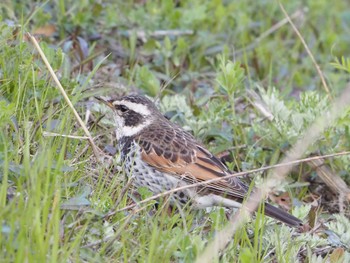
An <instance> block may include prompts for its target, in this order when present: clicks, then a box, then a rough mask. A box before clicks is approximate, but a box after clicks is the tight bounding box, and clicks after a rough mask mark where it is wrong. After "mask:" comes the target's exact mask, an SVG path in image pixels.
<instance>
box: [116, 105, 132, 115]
mask: <svg viewBox="0 0 350 263" xmlns="http://www.w3.org/2000/svg"><path fill="white" fill-rule="evenodd" d="M128 110H129V108H128V107H126V106H125V105H119V106H118V111H119V112H120V113H125V112H127V111H128Z"/></svg>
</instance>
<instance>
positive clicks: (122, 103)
mask: <svg viewBox="0 0 350 263" xmlns="http://www.w3.org/2000/svg"><path fill="white" fill-rule="evenodd" d="M100 100H101V99H100ZM104 102H105V103H106V104H107V105H109V106H110V107H111V108H112V109H113V110H114V113H115V114H114V118H115V122H116V126H117V131H116V133H117V138H118V144H119V148H120V150H121V153H122V158H123V161H124V162H123V163H124V166H125V169H126V171H127V172H128V173H129V174H130V175H132V176H133V177H134V184H135V186H137V187H139V186H145V187H147V188H148V189H149V190H150V191H151V192H153V193H155V194H157V193H161V192H163V191H167V190H170V189H173V188H175V187H179V186H183V185H187V184H191V183H194V182H201V181H206V180H209V179H213V178H217V177H221V176H225V175H228V174H230V171H229V170H228V169H227V167H226V166H225V165H224V164H223V163H222V162H221V161H220V160H219V159H218V158H216V157H215V156H214V155H212V154H211V153H210V152H209V151H208V150H206V149H205V148H204V147H203V146H201V145H200V144H199V143H198V142H197V141H196V139H195V138H194V137H193V136H192V135H191V134H190V133H188V132H186V131H185V130H183V129H182V128H181V127H179V126H177V125H176V124H174V123H172V122H170V121H169V120H168V119H166V118H165V117H164V116H163V115H162V114H161V113H160V112H159V110H158V109H157V107H156V106H155V105H154V103H153V102H152V101H150V100H149V99H147V98H146V97H143V96H139V95H131V96H124V97H122V98H120V99H117V100H114V101H104ZM247 194H248V187H247V186H246V185H245V184H244V183H242V182H241V181H240V180H239V179H238V178H236V177H233V178H230V179H226V180H223V181H219V182H215V183H210V184H206V185H204V186H203V187H197V188H190V189H186V190H183V191H181V192H176V193H175V194H174V195H173V196H172V198H174V199H176V200H178V201H179V202H180V203H187V202H188V201H191V203H192V205H193V206H194V207H197V208H205V207H211V206H225V207H240V206H241V203H242V202H243V199H244V198H245V197H246V195H247ZM265 214H266V215H268V216H271V217H273V218H276V219H278V220H280V221H282V222H284V223H286V224H288V225H291V226H299V225H301V221H300V220H299V219H298V218H296V217H294V216H292V215H290V214H288V213H286V212H284V211H282V210H281V209H279V208H276V207H274V206H272V205H269V204H267V203H266V204H265Z"/></svg>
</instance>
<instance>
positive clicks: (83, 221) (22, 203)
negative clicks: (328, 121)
mask: <svg viewBox="0 0 350 263" xmlns="http://www.w3.org/2000/svg"><path fill="white" fill-rule="evenodd" d="M285 8H286V9H287V11H288V13H289V14H292V13H294V12H295V11H296V10H304V11H305V13H304V14H303V15H301V16H298V17H297V18H296V19H294V20H293V21H294V22H295V23H296V24H297V26H298V27H299V29H300V31H301V34H302V35H303V37H304V38H305V41H306V42H307V43H308V45H309V48H310V49H311V51H312V52H313V54H314V56H315V57H316V60H317V61H318V63H319V65H320V67H321V69H322V70H323V72H324V74H325V76H326V79H327V82H328V85H329V86H330V89H331V93H332V95H333V96H335V97H336V96H337V95H338V94H340V93H341V91H342V90H343V89H344V87H345V85H346V83H347V81H348V78H349V73H350V69H349V63H348V60H349V58H348V57H347V54H349V51H350V50H349V46H350V45H349V44H350V43H349V42H350V40H349V37H348V36H349V27H350V11H349V9H347V7H346V3H345V1H344V2H339V1H338V2H336V3H331V2H329V1H324V0H321V1H316V0H314V1H312V0H308V1H289V2H288V3H285ZM305 8H306V9H307V10H305ZM0 12H1V13H0V34H1V37H0V222H1V226H0V227H1V231H0V250H1V259H0V262H67V261H69V262H84V261H85V262H111V261H112V262H114V261H115V262H121V261H124V262H136V261H137V262H192V261H194V260H195V259H196V257H197V256H198V255H200V254H201V253H202V252H203V250H204V249H205V247H206V245H207V243H208V242H209V241H210V240H212V239H213V238H215V236H216V234H217V231H220V230H221V229H223V227H224V226H225V224H226V223H227V221H228V220H227V216H226V213H227V211H225V210H224V209H223V208H217V209H214V210H212V211H191V210H190V209H187V208H184V209H183V210H181V211H175V210H173V211H168V209H167V205H168V203H167V202H166V198H165V199H164V200H162V201H161V202H160V204H159V205H158V206H159V207H162V208H163V209H155V207H154V203H152V202H150V203H149V204H147V205H146V206H145V207H144V206H143V205H142V206H141V207H138V209H136V210H124V211H121V212H117V213H115V214H114V215H112V216H110V217H107V218H106V217H105V215H107V214H108V213H110V212H112V211H116V210H118V209H123V208H124V207H125V206H127V205H129V204H132V203H134V201H135V199H137V198H138V196H137V195H135V194H134V195H132V194H131V192H130V191H129V192H128V193H127V194H126V195H124V196H123V197H121V196H120V194H121V193H122V191H123V190H124V189H123V187H124V185H125V184H126V181H127V180H126V179H125V178H124V175H123V172H122V171H119V169H118V162H117V161H116V159H117V158H106V159H104V160H102V161H101V162H99V161H97V160H95V159H94V158H93V154H92V151H91V149H90V147H89V144H88V142H87V141H86V140H82V139H72V138H66V137H61V136H44V135H45V132H53V133H58V134H64V135H76V136H84V134H83V131H82V129H81V128H80V127H79V125H78V124H77V121H76V119H75V118H74V115H73V113H72V112H71V111H70V109H69V108H68V106H67V104H66V103H65V101H64V100H63V97H62V95H61V94H60V93H59V91H58V90H57V89H56V87H55V84H54V82H53V81H52V79H51V76H50V75H49V73H48V70H47V69H46V67H45V65H44V63H43V62H42V61H41V59H40V57H39V55H38V54H37V51H36V50H35V49H34V47H33V46H32V44H31V43H29V41H28V40H27V38H26V36H25V32H27V31H28V32H35V31H36V30H38V29H43V28H44V27H45V26H47V25H54V26H55V30H54V33H53V35H51V36H46V37H45V36H43V37H42V39H41V41H40V44H41V47H42V49H43V50H44V52H45V54H46V56H47V57H48V59H49V62H50V64H51V65H52V67H53V68H54V70H55V71H56V72H57V73H58V75H59V77H60V81H61V82H62V84H63V86H64V87H65V90H66V92H67V94H68V95H69V97H70V98H71V100H72V101H73V102H74V106H75V108H76V109H77V110H78V112H79V114H80V116H82V118H83V119H85V118H87V117H88V122H87V125H88V127H89V129H90V131H91V132H92V134H93V135H94V136H97V135H101V136H100V137H98V138H96V139H95V141H96V143H97V144H98V145H99V146H100V147H101V148H102V149H103V148H104V146H106V145H109V146H111V147H112V146H115V143H116V141H115V138H114V132H112V130H111V127H112V125H111V124H112V121H111V118H110V115H109V113H108V111H107V110H106V109H105V108H104V107H103V106H101V105H98V104H97V103H96V102H95V101H94V100H93V99H92V97H93V95H106V94H108V95H114V96H116V95H117V96H118V95H121V94H125V93H130V92H135V91H137V92H139V93H144V94H148V95H150V96H157V95H159V94H160V103H159V107H160V109H161V110H162V112H164V113H165V114H166V115H167V116H168V117H170V118H171V119H172V120H173V121H176V122H178V123H179V124H180V125H182V126H183V127H184V128H185V129H188V130H190V131H191V132H193V134H194V135H195V136H196V137H197V138H199V140H200V141H202V142H203V144H205V145H206V146H207V147H208V148H209V149H210V150H211V151H212V152H213V153H215V154H222V153H223V152H225V151H226V150H228V151H227V152H226V153H228V156H227V157H228V160H229V161H228V163H227V164H228V166H229V167H230V169H232V170H235V171H247V170H250V169H254V168H259V167H261V166H265V165H273V164H276V163H278V161H279V160H280V159H281V158H282V157H283V156H284V154H285V153H286V152H287V151H288V149H289V148H290V147H291V145H293V144H294V143H295V142H296V141H297V139H298V138H300V137H301V136H302V135H303V132H304V131H305V130H306V128H307V127H308V126H309V125H310V124H311V123H312V122H313V121H314V120H315V119H316V118H317V116H318V115H319V114H320V113H322V112H324V110H325V109H327V108H328V107H329V106H330V105H331V101H330V99H329V98H328V96H327V94H326V92H325V90H324V88H323V87H322V85H321V82H320V80H319V77H318V75H317V72H316V70H315V67H314V65H313V64H312V62H311V60H310V58H309V57H308V56H307V54H306V52H305V49H304V47H303V46H302V44H301V42H300V40H299V39H298V38H297V37H296V35H295V33H294V32H293V30H292V28H291V27H290V26H289V25H288V24H286V25H284V26H282V27H280V28H278V29H277V30H276V31H274V32H272V33H271V34H268V35H267V36H264V37H263V38H261V39H260V41H259V42H255V41H256V39H258V38H259V37H260V36H261V35H262V34H263V33H264V32H266V31H267V30H269V29H270V28H271V27H272V26H273V25H275V24H276V23H278V22H279V21H281V20H283V19H284V16H283V14H282V12H281V10H280V9H279V7H278V3H277V2H274V1H233V2H232V3H231V2H229V1H228V2H227V3H222V2H221V1H214V0H212V1H209V0H208V1H181V3H177V2H173V1H145V2H144V3H143V2H142V1H138V3H134V2H133V1H108V2H104V3H103V4H99V3H95V1H89V0H86V1H80V2H79V3H78V2H76V1H70V0H67V1H59V0H57V1H47V2H42V3H40V4H37V3H27V4H25V5H24V4H23V3H20V2H18V1H7V2H6V4H5V3H1V4H0ZM129 30H131V31H129ZM157 30H177V31H178V32H180V33H181V32H182V33H184V32H185V31H186V30H187V31H188V30H190V31H191V34H187V33H186V34H181V35H180V36H173V35H171V34H170V33H169V31H168V33H169V34H168V35H167V36H165V37H164V36H161V37H159V36H158V37H152V36H147V37H146V38H145V39H140V38H137V37H136V33H135V32H140V31H142V32H146V33H152V32H153V33H154V32H155V31H157ZM132 31H134V33H133V32H132ZM97 34H98V35H99V36H100V38H97V40H95V39H96V38H95V36H96V35H97ZM78 36H79V37H80V38H78ZM85 44H86V46H85ZM79 48H80V50H79ZM84 52H85V53H84ZM342 59H343V60H342ZM334 62H335V64H334ZM331 63H333V64H331ZM248 91H255V92H256V94H257V95H258V99H257V98H256V97H253V96H252V95H251V93H250V92H248ZM256 102H260V103H261V104H262V105H265V108H266V109H269V112H270V113H271V114H272V115H273V116H274V119H273V120H269V119H267V118H266V116H265V115H264V114H263V113H262V112H261V111H259V110H258V109H257V108H256V107H255V106H254V105H256ZM103 114H106V116H105V117H104V118H102V116H103ZM100 118H102V119H100ZM349 126H350V122H349V118H348V115H347V114H346V112H344V116H343V117H342V118H340V119H339V120H338V121H337V122H336V123H335V124H334V125H333V126H332V127H331V128H328V129H327V130H326V131H325V132H324V133H323V135H322V138H321V139H320V140H318V141H317V142H316V143H315V144H313V145H312V146H311V147H310V148H309V150H308V152H307V153H305V155H310V154H329V153H335V152H341V151H345V150H348V149H349V148H350V140H349V137H350V133H349ZM110 162H112V163H113V165H111V164H110ZM325 164H326V165H327V166H328V167H330V169H331V170H333V171H334V172H335V173H336V174H338V175H340V176H341V177H342V179H343V180H344V181H346V182H347V183H348V185H349V182H350V177H349V173H348V171H349V170H350V166H349V164H350V161H349V157H348V156H343V157H338V158H333V159H329V160H326V161H325ZM264 176H265V175H264V174H255V175H252V176H250V177H251V179H252V178H253V177H254V178H255V183H256V184H260V183H261V181H262V180H261V179H262V177H264ZM315 178H317V174H316V172H315V170H314V169H311V168H310V167H309V166H307V165H305V164H304V165H300V166H298V167H297V168H296V169H294V170H293V172H292V173H291V174H290V175H289V178H288V180H286V182H285V183H284V184H283V185H280V186H278V187H277V189H276V192H277V191H281V192H289V193H290V196H291V197H292V198H294V199H293V200H294V201H293V200H292V201H291V202H289V203H288V204H295V206H294V208H293V213H294V214H295V215H296V216H298V217H300V218H302V219H304V221H305V222H306V221H307V220H310V221H313V220H312V216H313V215H316V218H317V221H316V225H317V224H321V227H319V228H316V230H317V231H316V230H315V231H313V230H312V231H308V230H307V231H305V233H298V232H297V231H295V230H291V229H290V228H288V227H286V226H283V225H277V224H276V222H275V221H273V220H272V219H268V218H265V217H263V216H262V217H260V216H257V218H256V220H255V219H253V220H252V221H251V222H248V223H247V224H246V225H245V227H244V228H242V229H240V230H239V231H238V232H236V233H235V235H234V237H233V238H232V240H231V241H230V242H229V243H228V245H227V247H226V248H225V250H224V251H221V252H220V254H218V255H216V260H217V261H218V262H275V261H277V262H291V261H304V262H305V261H310V262H324V261H326V260H330V261H331V262H342V261H341V260H343V262H346V261H347V260H349V258H350V248H349V246H348V244H349V235H350V234H349V233H350V229H349V225H350V222H349V209H348V208H346V209H345V213H344V215H343V216H342V215H338V214H334V215H333V213H335V212H334V210H332V209H334V207H335V208H336V207H337V199H336V197H332V198H331V200H329V199H328V200H327V199H318V198H319V197H323V195H325V194H327V193H330V190H329V189H328V188H327V187H326V186H324V185H323V186H322V185H321V186H320V187H321V192H319V190H317V188H316V187H314V186H315V184H319V183H318V182H317V181H316V183H315ZM248 181H249V180H248ZM294 181H296V183H293V182H294ZM305 182H308V183H305ZM309 182H311V184H309ZM139 194H140V195H141V197H142V198H146V197H149V196H151V193H149V192H148V191H146V190H145V189H140V190H139ZM321 194H322V196H321ZM313 198H314V199H313ZM117 201H118V203H116V202H117ZM312 203H313V204H316V205H319V206H320V207H321V208H322V209H323V210H322V209H321V210H322V211H317V212H315V208H312V209H311V212H309V210H310V207H311V204H312ZM169 213H170V216H169ZM339 255H340V256H339ZM338 256H339V257H338ZM342 256H343V258H342Z"/></svg>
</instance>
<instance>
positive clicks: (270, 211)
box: [265, 203, 303, 227]
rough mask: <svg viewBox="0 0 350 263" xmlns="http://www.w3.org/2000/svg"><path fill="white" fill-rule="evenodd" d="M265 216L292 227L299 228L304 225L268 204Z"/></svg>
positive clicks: (297, 219)
mask: <svg viewBox="0 0 350 263" xmlns="http://www.w3.org/2000/svg"><path fill="white" fill-rule="evenodd" d="M265 214H266V215H267V216H270V217H273V218H275V219H277V220H279V221H282V222H283V223H285V224H287V225H290V226H294V227H298V226H302V225H303V222H302V221H301V220H300V219H299V218H296V217H295V216H292V215H291V214H289V213H287V212H284V211H283V210H281V209H279V208H277V207H275V206H272V205H270V204H268V203H265Z"/></svg>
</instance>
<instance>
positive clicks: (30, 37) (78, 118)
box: [27, 33, 101, 159]
mask: <svg viewBox="0 0 350 263" xmlns="http://www.w3.org/2000/svg"><path fill="white" fill-rule="evenodd" d="M27 35H28V37H29V39H30V40H31V42H32V43H33V45H34V47H35V48H36V50H37V51H38V52H39V54H40V56H41V58H42V60H43V61H44V63H45V65H46V67H47V69H48V70H49V72H50V74H51V77H52V78H53V80H54V81H55V83H56V85H57V87H58V89H59V91H60V92H61V94H62V96H63V97H64V99H65V101H66V102H67V104H68V106H69V107H70V108H71V110H72V111H73V114H74V116H75V118H76V119H77V121H78V123H79V125H80V126H81V128H82V129H83V131H84V133H85V135H86V136H87V137H88V140H89V143H90V145H91V148H92V150H93V152H94V154H95V156H96V158H97V159H98V157H99V155H100V152H101V151H100V150H99V149H98V147H97V146H96V145H95V143H94V140H93V138H92V136H91V134H90V132H89V130H88V128H87V127H86V125H85V123H84V122H83V120H82V119H81V118H80V116H79V114H78V112H77V111H76V109H75V108H74V105H73V104H72V102H71V101H70V99H69V97H68V95H67V93H66V91H65V90H64V88H63V87H62V85H61V83H60V81H59V80H58V78H57V76H56V74H55V72H54V71H53V69H52V67H51V65H50V63H49V61H48V60H47V58H46V56H45V54H44V52H43V50H42V49H41V47H40V46H39V44H38V42H37V41H36V39H35V37H33V36H32V35H31V34H30V33H27Z"/></svg>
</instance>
